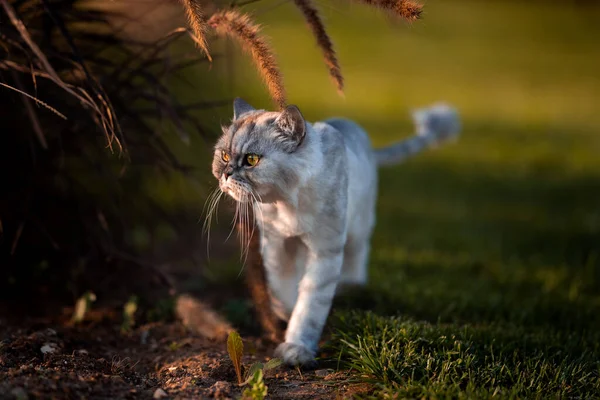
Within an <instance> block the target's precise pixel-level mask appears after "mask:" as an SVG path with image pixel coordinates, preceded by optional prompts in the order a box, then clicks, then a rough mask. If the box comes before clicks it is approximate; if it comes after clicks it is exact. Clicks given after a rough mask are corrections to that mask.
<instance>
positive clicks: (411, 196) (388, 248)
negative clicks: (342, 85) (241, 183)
mask: <svg viewBox="0 0 600 400" xmlns="http://www.w3.org/2000/svg"><path fill="white" fill-rule="evenodd" d="M272 3H273V2H262V3H259V5H258V6H256V8H255V12H256V15H257V19H258V20H260V21H261V22H263V23H264V24H265V32H266V33H267V34H269V35H270V36H271V37H272V38H273V40H272V43H273V45H274V47H275V49H276V51H277V53H278V55H279V58H280V60H281V65H282V69H283V71H284V74H285V81H286V84H287V87H288V89H289V98H290V101H291V102H293V103H295V104H298V105H299V107H300V109H301V110H303V112H304V114H305V115H306V116H307V117H308V118H309V119H310V120H316V119H320V118H324V117H329V116H332V115H344V116H347V117H350V118H353V119H355V120H357V121H358V122H359V123H361V124H362V125H363V126H364V127H365V128H366V129H367V130H368V131H369V133H370V135H371V137H372V139H373V142H374V143H375V144H376V145H377V146H382V145H385V144H387V143H390V142H392V141H394V140H397V139H399V138H401V137H404V136H406V135H408V134H409V133H410V131H411V129H412V127H411V121H410V119H409V117H408V112H409V110H410V109H411V108H412V107H416V106H422V105H426V104H429V103H432V102H435V101H437V100H446V101H448V102H451V103H453V104H454V105H455V106H456V107H457V108H458V109H459V110H460V113H461V115H462V119H463V124H464V132H463V135H462V137H461V138H460V140H459V141H458V143H456V144H454V145H452V146H448V147H445V148H443V149H439V150H436V151H434V152H429V153H427V154H423V155H420V156H419V157H416V158H414V159H413V160H411V161H409V162H407V163H405V164H403V165H400V166H397V167H393V168H387V169H384V170H382V171H381V180H380V182H381V184H380V199H379V204H378V216H379V221H378V224H377V228H376V231H375V234H374V238H373V249H372V255H371V262H370V283H369V286H368V288H367V289H365V290H363V291H361V294H360V296H358V295H357V296H355V297H348V298H345V299H342V300H341V301H340V302H339V304H340V307H338V311H337V312H336V313H335V315H334V316H333V317H332V323H331V331H332V332H333V338H332V341H331V343H329V345H328V348H330V349H333V350H334V351H336V352H341V360H342V361H343V363H344V365H350V366H352V367H353V368H354V369H355V370H356V372H357V376H360V377H362V378H363V379H367V380H369V381H371V382H374V383H375V384H376V391H375V392H374V393H373V396H375V397H385V396H389V398H395V397H393V396H394V394H396V395H397V396H399V397H398V398H405V397H408V398H414V397H422V396H423V397H428V398H430V397H434V398H447V397H452V398H456V397H459V398H466V397H468V398H473V397H476V398H488V397H492V396H497V397H502V398H511V397H518V398H535V397H568V398H573V397H577V398H588V397H600V383H599V379H600V376H599V373H600V361H599V360H600V349H599V347H598V346H599V343H600V333H599V332H600V118H598V115H600V78H599V75H598V71H600V52H598V51H597V48H598V39H599V38H600V25H598V24H597V21H598V18H599V17H600V8H598V7H597V6H596V7H592V6H590V7H581V8H577V7H575V6H572V5H568V4H567V5H565V2H552V3H549V2H543V3H537V4H535V3H536V2H531V4H530V2H512V1H505V2H501V1H486V2H480V1H466V0H465V1H459V0H452V1H451V0H444V1H441V0H431V1H428V2H426V10H427V12H426V14H425V19H424V20H423V21H422V22H417V23H415V24H413V25H410V26H409V25H406V24H400V25H398V26H393V25H391V24H389V23H388V20H387V19H386V18H385V17H384V16H383V15H381V14H380V13H377V12H373V11H372V10H369V9H367V8H365V7H362V6H359V5H357V4H353V5H348V3H349V2H346V1H334V2H325V1H320V2H319V4H321V5H322V7H323V10H324V14H325V16H326V18H327V22H328V25H329V27H330V33H331V35H332V36H333V38H334V40H335V42H336V44H337V48H338V50H339V55H340V60H341V63H342V68H343V70H344V73H345V77H346V82H347V90H346V97H345V98H340V97H339V96H337V94H336V93H335V90H334V87H333V85H332V84H331V82H330V81H329V79H328V77H327V75H326V68H325V67H324V65H323V64H322V62H321V56H320V54H319V52H318V50H317V49H315V47H314V44H313V39H312V38H311V37H310V34H309V32H308V30H307V29H305V27H304V24H303V21H302V20H301V18H300V16H299V15H298V13H297V11H295V10H294V9H293V8H292V7H291V6H290V5H289V4H287V5H284V6H281V7H278V8H276V9H270V10H268V12H265V10H266V9H268V7H266V6H263V5H260V4H272ZM261 7H263V8H261ZM220 63H222V64H220ZM215 64H216V65H215V67H214V69H213V71H214V73H215V74H218V73H219V72H218V71H219V70H220V67H224V66H225V64H224V62H223V61H220V60H216V61H215ZM233 68H234V71H235V74H234V76H235V80H234V82H232V83H231V82H230V83H227V84H225V83H221V85H222V86H221V87H220V90H226V89H227V88H228V87H231V88H232V89H233V90H232V91H231V92H229V93H231V94H232V95H236V96H242V97H245V98H247V99H248V100H250V101H251V102H253V103H254V104H256V105H257V106H261V107H271V104H270V101H269V100H268V97H267V96H266V95H265V90H264V89H263V88H262V85H261V83H260V81H259V79H258V77H257V74H256V73H255V71H254V69H253V68H252V67H251V65H250V63H249V61H248V58H247V57H246V56H245V55H242V54H241V53H240V54H239V55H236V57H235V59H234V63H233ZM227 76H228V75H226V74H225V73H224V74H223V75H222V77H223V78H226V77H227ZM225 81H226V79H223V80H222V81H221V82H225ZM211 84H214V85H217V84H216V83H214V82H212V83H211ZM217 86H218V85H217ZM225 118H226V117H222V119H221V121H225ZM217 119H218V118H217ZM221 121H215V123H218V122H221ZM208 164H209V163H208V162H206V165H207V166H208ZM236 268H237V269H236V272H237V271H238V270H239V266H237V267H236ZM348 310H350V311H348ZM360 310H362V311H360Z"/></svg>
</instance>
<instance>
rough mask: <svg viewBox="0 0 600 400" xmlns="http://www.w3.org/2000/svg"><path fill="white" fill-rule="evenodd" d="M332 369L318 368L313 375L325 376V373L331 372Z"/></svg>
mask: <svg viewBox="0 0 600 400" xmlns="http://www.w3.org/2000/svg"><path fill="white" fill-rule="evenodd" d="M333 372H334V371H333V370H332V369H318V370H316V371H315V375H316V376H318V377H320V378H325V377H326V376H327V375H329V374H331V373H333Z"/></svg>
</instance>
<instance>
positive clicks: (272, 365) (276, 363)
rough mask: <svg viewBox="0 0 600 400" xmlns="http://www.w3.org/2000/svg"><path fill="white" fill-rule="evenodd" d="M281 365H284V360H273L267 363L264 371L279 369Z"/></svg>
mask: <svg viewBox="0 0 600 400" xmlns="http://www.w3.org/2000/svg"><path fill="white" fill-rule="evenodd" d="M281 364H283V360H282V359H280V358H272V359H270V360H269V361H267V363H266V364H265V366H264V367H263V370H265V371H268V370H270V369H274V368H277V367H279V366H280V365H281Z"/></svg>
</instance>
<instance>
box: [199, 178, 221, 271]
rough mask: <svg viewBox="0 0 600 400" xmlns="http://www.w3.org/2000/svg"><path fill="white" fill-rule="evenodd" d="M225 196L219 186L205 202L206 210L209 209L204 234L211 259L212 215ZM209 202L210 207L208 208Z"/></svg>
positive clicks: (205, 218) (203, 228) (203, 229)
mask: <svg viewBox="0 0 600 400" xmlns="http://www.w3.org/2000/svg"><path fill="white" fill-rule="evenodd" d="M222 196H223V191H222V190H221V188H219V187H217V188H216V189H215V190H214V191H213V192H212V193H211V194H210V196H209V197H208V199H207V200H206V201H205V202H204V207H203V209H202V212H203V213H204V210H207V212H206V215H205V217H204V224H203V227H202V232H203V233H202V234H203V235H206V257H207V258H208V259H210V227H211V225H212V217H213V215H214V214H215V211H216V210H217V209H218V205H219V201H220V200H221V197H222ZM207 204H208V209H207Z"/></svg>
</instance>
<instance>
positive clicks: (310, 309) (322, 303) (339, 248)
mask: <svg viewBox="0 0 600 400" xmlns="http://www.w3.org/2000/svg"><path fill="white" fill-rule="evenodd" d="M340 240H342V239H340ZM340 240H335V241H332V240H315V241H314V242H312V243H307V246H308V257H307V262H306V271H305V273H304V276H303V278H302V280H301V281H300V285H299V288H298V300H297V301H296V305H295V307H294V311H293V312H292V316H291V318H290V321H289V323H288V328H287V331H286V333H285V342H284V343H282V344H280V345H279V346H278V347H277V350H276V351H275V354H276V355H277V356H278V357H280V358H282V359H283V361H284V362H285V363H286V364H288V365H298V364H302V365H310V364H313V363H314V357H315V354H316V351H317V348H318V342H319V339H320V337H321V333H322V331H323V327H324V326H325V322H326V320H327V317H328V315H329V311H330V309H331V304H332V301H333V297H334V295H335V291H336V287H337V284H338V281H339V278H340V273H341V269H342V261H343V258H344V251H343V242H341V243H340Z"/></svg>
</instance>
